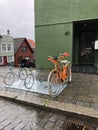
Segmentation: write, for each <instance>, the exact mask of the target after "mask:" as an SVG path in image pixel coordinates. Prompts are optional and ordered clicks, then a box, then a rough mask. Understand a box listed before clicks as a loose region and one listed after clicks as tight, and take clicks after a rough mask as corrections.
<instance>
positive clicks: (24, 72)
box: [18, 68, 27, 80]
mask: <svg viewBox="0 0 98 130" xmlns="http://www.w3.org/2000/svg"><path fill="white" fill-rule="evenodd" d="M18 75H19V78H20V79H21V80H24V79H25V78H26V76H27V70H26V69H25V68H20V69H19V73H18Z"/></svg>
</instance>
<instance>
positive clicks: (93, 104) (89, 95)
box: [0, 67, 98, 118]
mask: <svg viewBox="0 0 98 130" xmlns="http://www.w3.org/2000/svg"><path fill="white" fill-rule="evenodd" d="M7 71H8V68H7V67H0V96H1V97H8V98H12V99H14V100H20V101H24V102H25V101H26V102H29V103H32V104H37V105H41V106H42V105H43V106H45V104H46V105H47V106H48V107H50V108H54V109H55V108H56V109H59V110H65V111H68V112H74V113H78V114H83V115H86V116H87V115H88V116H91V117H96V118H98V75H95V74H83V73H73V75H72V83H71V84H70V85H69V86H68V87H67V88H66V89H65V90H64V91H63V92H62V93H61V94H60V95H59V96H58V97H56V98H55V99H54V100H52V99H51V98H50V96H47V95H44V94H38V93H33V92H29V91H21V90H17V89H5V88H4V83H3V76H4V75H5V73H6V72H7Z"/></svg>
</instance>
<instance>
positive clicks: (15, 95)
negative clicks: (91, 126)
mask: <svg viewBox="0 0 98 130" xmlns="http://www.w3.org/2000/svg"><path fill="white" fill-rule="evenodd" d="M0 97H4V98H8V99H13V100H14V101H19V102H24V103H28V104H32V105H37V106H40V107H46V108H50V109H56V110H59V111H66V112H70V113H75V114H79V115H84V116H89V117H93V118H98V109H94V108H89V107H85V106H81V105H74V104H72V103H65V102H59V101H54V100H49V99H45V98H39V97H36V96H34V95H33V93H30V92H23V93H19V92H17V91H16V92H15V91H9V90H8V89H7V90H0Z"/></svg>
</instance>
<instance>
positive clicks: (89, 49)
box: [79, 30, 96, 65]
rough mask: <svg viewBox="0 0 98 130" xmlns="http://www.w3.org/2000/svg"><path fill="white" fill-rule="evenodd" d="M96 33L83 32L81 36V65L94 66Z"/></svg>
mask: <svg viewBox="0 0 98 130" xmlns="http://www.w3.org/2000/svg"><path fill="white" fill-rule="evenodd" d="M95 36H96V32H95V31H91V30H90V31H81V32H80V36H79V64H81V65H82V64H85V65H94V61H95V60H94V43H95Z"/></svg>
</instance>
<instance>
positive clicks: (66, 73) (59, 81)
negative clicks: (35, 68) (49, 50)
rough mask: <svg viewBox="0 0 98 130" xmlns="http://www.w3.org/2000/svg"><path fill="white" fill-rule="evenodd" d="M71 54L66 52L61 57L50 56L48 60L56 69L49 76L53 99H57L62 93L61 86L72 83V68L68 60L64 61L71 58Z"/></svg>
mask: <svg viewBox="0 0 98 130" xmlns="http://www.w3.org/2000/svg"><path fill="white" fill-rule="evenodd" d="M69 56H70V54H69V53H68V52H65V53H63V54H60V56H58V57H57V56H54V57H51V56H48V60H49V61H50V62H52V63H54V65H55V66H54V69H52V70H51V71H50V73H49V75H48V90H49V94H50V95H51V96H52V97H55V96H57V95H58V94H59V92H60V85H64V84H68V82H70V81H71V66H70V62H69V61H68V60H63V59H64V58H67V57H69Z"/></svg>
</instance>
